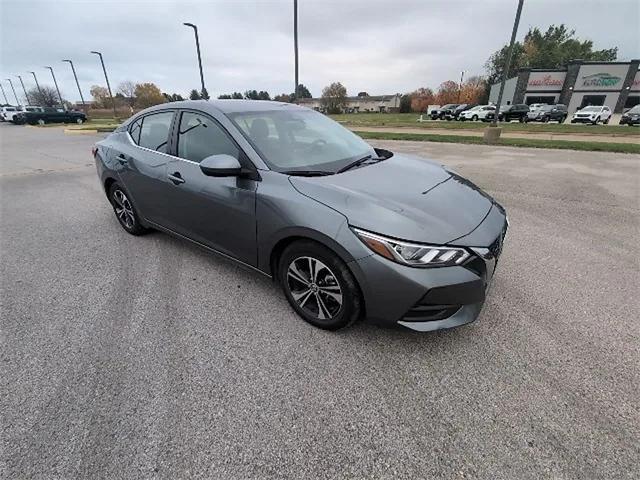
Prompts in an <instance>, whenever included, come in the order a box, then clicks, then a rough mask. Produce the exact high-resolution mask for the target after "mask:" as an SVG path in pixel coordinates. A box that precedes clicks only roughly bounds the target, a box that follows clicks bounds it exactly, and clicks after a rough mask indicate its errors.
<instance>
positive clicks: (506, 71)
mask: <svg viewBox="0 0 640 480" xmlns="http://www.w3.org/2000/svg"><path fill="white" fill-rule="evenodd" d="M523 3H524V0H518V10H517V11H516V19H515V21H514V22H513V30H512V31H511V42H510V43H509V54H508V55H507V63H506V65H505V68H504V72H503V73H502V81H501V82H500V93H499V94H498V102H497V103H496V110H495V113H494V115H493V121H492V122H491V126H492V127H497V126H498V115H499V114H500V104H501V103H502V94H503V93H504V84H505V83H506V82H507V76H508V75H509V68H510V67H511V59H512V57H513V45H514V44H515V41H516V34H517V33H518V24H519V23H520V14H521V13H522V5H523Z"/></svg>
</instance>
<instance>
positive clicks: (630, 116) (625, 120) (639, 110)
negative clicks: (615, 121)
mask: <svg viewBox="0 0 640 480" xmlns="http://www.w3.org/2000/svg"><path fill="white" fill-rule="evenodd" d="M620 125H629V126H630V127H631V126H633V125H640V105H636V106H635V107H632V108H631V109H629V110H627V111H626V112H624V115H622V118H621V119H620Z"/></svg>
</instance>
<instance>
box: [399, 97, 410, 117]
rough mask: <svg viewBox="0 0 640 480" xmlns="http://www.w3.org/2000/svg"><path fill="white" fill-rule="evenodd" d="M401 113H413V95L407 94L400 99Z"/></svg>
mask: <svg viewBox="0 0 640 480" xmlns="http://www.w3.org/2000/svg"><path fill="white" fill-rule="evenodd" d="M400 113H411V94H410V93H405V94H404V95H402V96H401V97H400Z"/></svg>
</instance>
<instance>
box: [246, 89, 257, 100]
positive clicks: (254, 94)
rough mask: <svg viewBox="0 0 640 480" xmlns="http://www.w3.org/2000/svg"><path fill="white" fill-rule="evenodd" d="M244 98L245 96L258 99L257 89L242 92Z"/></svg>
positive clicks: (249, 98)
mask: <svg viewBox="0 0 640 480" xmlns="http://www.w3.org/2000/svg"><path fill="white" fill-rule="evenodd" d="M244 98H246V99H247V100H260V99H259V98H258V91H257V90H247V91H245V92H244Z"/></svg>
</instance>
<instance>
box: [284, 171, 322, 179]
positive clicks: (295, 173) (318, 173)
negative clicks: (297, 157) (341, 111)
mask: <svg viewBox="0 0 640 480" xmlns="http://www.w3.org/2000/svg"><path fill="white" fill-rule="evenodd" d="M280 173H284V174H285V175H293V176H297V177H324V176H326V175H333V172H327V171H326V170H285V171H284V172H280Z"/></svg>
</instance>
